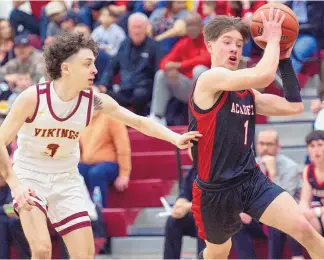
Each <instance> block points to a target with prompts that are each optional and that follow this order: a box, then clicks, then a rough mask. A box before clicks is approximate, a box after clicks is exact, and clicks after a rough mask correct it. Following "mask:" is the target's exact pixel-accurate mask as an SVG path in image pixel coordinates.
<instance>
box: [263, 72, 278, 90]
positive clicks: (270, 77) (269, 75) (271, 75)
mask: <svg viewBox="0 0 324 260" xmlns="http://www.w3.org/2000/svg"><path fill="white" fill-rule="evenodd" d="M260 76H261V77H260V78H261V81H262V82H263V83H264V84H261V85H265V86H266V87H267V86H269V85H270V84H271V83H272V82H273V81H274V80H275V77H276V72H274V71H272V70H268V71H263V72H261V74H260Z"/></svg>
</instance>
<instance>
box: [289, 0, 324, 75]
mask: <svg viewBox="0 0 324 260" xmlns="http://www.w3.org/2000/svg"><path fill="white" fill-rule="evenodd" d="M286 5H288V6H289V7H290V8H291V9H292V10H293V11H294V13H295V14H296V16H297V18H298V21H299V24H300V25H303V24H310V25H312V26H314V27H315V28H314V27H311V28H309V29H303V30H300V32H299V35H298V38H297V40H296V42H295V46H294V49H293V51H292V55H291V61H292V64H293V68H294V70H295V72H296V73H299V72H300V71H301V70H302V68H303V65H304V64H303V62H301V61H303V60H304V59H307V58H311V57H312V56H313V55H314V54H315V53H316V50H317V39H316V38H315V36H314V32H316V30H317V29H319V28H320V27H321V26H322V23H323V11H324V7H323V3H322V2H317V1H287V2H286ZM296 58H298V60H297V59H296Z"/></svg>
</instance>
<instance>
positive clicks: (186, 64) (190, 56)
mask: <svg viewBox="0 0 324 260" xmlns="http://www.w3.org/2000/svg"><path fill="white" fill-rule="evenodd" d="M186 26H187V35H188V36H187V37H185V38H183V39H181V40H180V41H179V42H177V44H176V45H175V46H174V47H173V48H172V50H171V51H170V53H168V54H167V55H166V56H165V57H164V58H163V59H162V61H161V64H160V70H159V71H158V72H157V73H156V75H155V78H154V86H153V98H152V104H151V112H150V117H151V118H152V119H154V120H156V121H158V122H160V123H161V124H163V125H166V124H167V122H166V119H165V112H166V109H167V105H168V102H169V100H170V99H171V97H172V96H174V97H176V98H177V99H178V100H180V101H181V102H183V103H188V97H189V93H190V91H191V88H192V84H193V82H195V80H196V79H197V78H198V77H199V75H200V74H201V73H202V72H204V71H206V70H207V69H208V68H210V55H209V53H208V51H207V48H206V45H205V42H204V37H203V34H202V28H203V24H202V19H201V17H200V15H199V14H198V13H194V12H191V13H189V14H188V16H187V18H186Z"/></svg>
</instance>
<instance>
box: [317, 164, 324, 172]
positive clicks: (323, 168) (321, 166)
mask: <svg viewBox="0 0 324 260" xmlns="http://www.w3.org/2000/svg"><path fill="white" fill-rule="evenodd" d="M315 168H316V170H317V171H318V172H320V173H324V162H322V163H317V164H316V165H315Z"/></svg>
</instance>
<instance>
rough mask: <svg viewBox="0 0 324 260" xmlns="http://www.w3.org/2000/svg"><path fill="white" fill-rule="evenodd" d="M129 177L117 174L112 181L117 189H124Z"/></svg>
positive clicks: (126, 186)
mask: <svg viewBox="0 0 324 260" xmlns="http://www.w3.org/2000/svg"><path fill="white" fill-rule="evenodd" d="M128 183H129V177H125V176H118V177H117V178H116V180H115V182H114V186H115V188H116V189H117V190H118V191H124V190H126V189H127V188H128Z"/></svg>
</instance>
